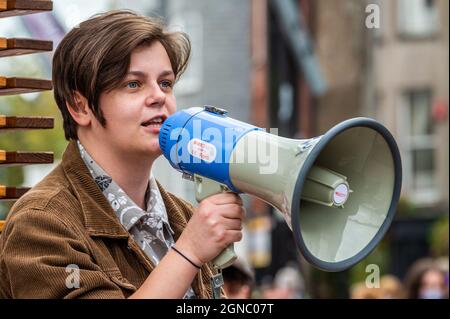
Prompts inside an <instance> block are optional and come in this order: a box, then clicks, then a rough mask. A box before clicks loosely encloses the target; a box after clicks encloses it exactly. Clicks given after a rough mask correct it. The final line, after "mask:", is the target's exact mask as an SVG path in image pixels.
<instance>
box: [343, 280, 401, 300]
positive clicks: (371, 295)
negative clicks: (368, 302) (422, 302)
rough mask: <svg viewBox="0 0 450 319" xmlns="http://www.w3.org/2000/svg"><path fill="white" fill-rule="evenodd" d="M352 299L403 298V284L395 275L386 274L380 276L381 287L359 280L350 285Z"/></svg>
mask: <svg viewBox="0 0 450 319" xmlns="http://www.w3.org/2000/svg"><path fill="white" fill-rule="evenodd" d="M350 298H351V299H402V298H404V291H403V285H402V283H401V281H400V280H399V279H398V278H397V277H395V276H393V275H384V276H382V277H381V278H380V285H379V287H368V286H367V285H366V283H365V282H357V283H355V284H353V285H352V286H351V287H350Z"/></svg>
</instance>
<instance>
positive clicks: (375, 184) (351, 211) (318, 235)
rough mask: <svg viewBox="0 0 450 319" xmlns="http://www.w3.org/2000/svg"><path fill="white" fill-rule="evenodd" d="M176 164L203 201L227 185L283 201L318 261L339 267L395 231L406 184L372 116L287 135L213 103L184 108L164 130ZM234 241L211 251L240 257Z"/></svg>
mask: <svg viewBox="0 0 450 319" xmlns="http://www.w3.org/2000/svg"><path fill="white" fill-rule="evenodd" d="M159 143H160V147H161V150H162V152H163V154H164V156H165V157H166V158H167V159H168V160H169V162H170V164H171V165H172V166H173V167H174V168H175V169H177V170H178V171H180V172H182V173H183V176H184V177H185V178H188V179H191V180H193V181H194V182H195V185H196V198H197V200H198V201H201V200H202V199H203V198H205V197H208V196H210V195H212V194H216V193H219V192H224V191H231V192H236V193H246V194H249V195H253V196H256V197H258V198H260V199H262V200H263V201H265V202H267V203H268V204H270V205H272V206H273V207H275V208H276V209H277V210H279V211H280V212H281V213H282V214H283V216H284V218H285V220H286V222H287V224H288V225H289V227H290V228H291V230H292V231H293V233H294V238H295V242H296V245H297V247H298V249H299V250H300V252H301V253H302V254H303V256H304V257H305V258H306V260H307V261H309V262H310V263H311V264H312V265H314V266H315V267H317V268H319V269H322V270H325V271H333V272H334V271H342V270H345V269H347V268H349V267H351V266H353V265H354V264H356V263H358V262H359V261H361V260H362V259H363V258H365V257H366V256H367V255H368V254H369V253H370V252H371V251H372V250H373V249H374V248H375V247H376V246H377V244H378V243H379V242H380V240H381V239H382V238H383V236H384V235H385V233H386V231H387V230H388V228H389V226H390V224H391V222H392V220H393V218H394V215H395V212H396V206H397V203H398V200H399V196H400V190H401V180H402V176H401V171H402V169H401V159H400V153H399V151H398V147H397V144H396V142H395V140H394V138H393V137H392V135H391V134H390V133H389V131H388V130H387V129H386V128H385V127H384V126H383V125H382V124H380V123H379V122H377V121H375V120H373V119H369V118H353V119H349V120H346V121H344V122H341V123H339V124H338V125H336V126H335V127H333V128H332V129H330V130H329V131H328V132H326V133H325V134H324V135H322V136H319V137H315V138H311V139H289V138H284V137H279V136H277V135H275V134H271V133H268V132H266V131H265V130H263V129H261V128H258V127H255V126H253V125H250V124H247V123H244V122H241V121H238V120H235V119H232V118H230V117H228V116H227V112H226V111H225V110H223V109H220V108H217V107H213V106H206V107H204V108H201V107H193V108H189V109H185V110H181V111H178V112H176V113H174V114H173V115H171V116H170V117H168V118H167V119H166V120H165V121H164V123H163V125H162V127H161V130H160V134H159ZM235 256H236V255H235V253H234V251H233V247H232V245H231V246H230V247H228V248H227V249H226V251H224V252H223V253H222V254H220V255H219V256H218V257H216V259H214V261H213V264H214V265H215V266H216V267H218V268H225V267H227V266H229V265H230V264H231V263H232V262H233V261H234V259H235Z"/></svg>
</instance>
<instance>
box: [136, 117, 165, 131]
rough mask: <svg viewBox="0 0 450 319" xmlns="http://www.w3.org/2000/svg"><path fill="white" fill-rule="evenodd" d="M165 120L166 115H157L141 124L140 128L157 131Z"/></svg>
mask: <svg viewBox="0 0 450 319" xmlns="http://www.w3.org/2000/svg"><path fill="white" fill-rule="evenodd" d="M166 118H167V116H166V115H164V114H159V115H156V116H154V117H152V118H151V119H148V120H146V121H144V122H142V123H141V126H143V127H146V128H149V129H155V130H159V129H160V128H161V125H162V124H163V123H164V121H165V120H166Z"/></svg>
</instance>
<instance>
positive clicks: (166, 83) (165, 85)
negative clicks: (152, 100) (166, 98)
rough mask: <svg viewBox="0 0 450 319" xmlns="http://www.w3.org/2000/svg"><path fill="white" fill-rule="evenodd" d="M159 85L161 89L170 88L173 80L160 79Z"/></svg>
mask: <svg viewBox="0 0 450 319" xmlns="http://www.w3.org/2000/svg"><path fill="white" fill-rule="evenodd" d="M160 85H161V87H162V88H163V89H171V88H172V86H173V82H172V81H169V80H164V81H161V84H160Z"/></svg>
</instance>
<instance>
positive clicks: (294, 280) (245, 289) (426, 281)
mask: <svg viewBox="0 0 450 319" xmlns="http://www.w3.org/2000/svg"><path fill="white" fill-rule="evenodd" d="M448 274H449V259H448V257H441V258H438V259H432V258H423V259H419V260H417V261H416V262H414V263H413V264H412V265H411V267H410V268H409V270H408V272H407V274H406V275H405V278H404V279H403V280H401V279H399V278H397V277H396V276H394V275H390V274H387V275H383V276H381V277H380V279H379V281H377V282H376V283H375V285H372V284H371V285H368V284H366V282H358V283H355V284H353V285H352V286H351V287H350V291H349V296H350V298H352V299H448V298H449V294H448V293H449V280H448ZM223 276H224V280H225V286H224V288H225V291H226V293H227V295H228V298H230V299H255V298H256V299H305V298H310V297H309V295H308V292H307V291H306V289H305V284H304V280H303V277H302V275H301V273H300V272H299V271H298V268H297V267H295V265H287V266H286V267H284V268H281V269H280V270H279V271H278V272H277V274H276V275H275V277H274V279H273V281H272V282H271V283H270V284H263V285H261V286H258V287H257V286H256V285H255V280H254V273H253V271H252V270H251V268H250V267H249V266H248V265H247V264H246V263H245V262H243V261H242V260H238V261H237V262H235V263H234V264H233V265H232V266H230V267H228V268H226V269H224V270H223Z"/></svg>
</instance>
